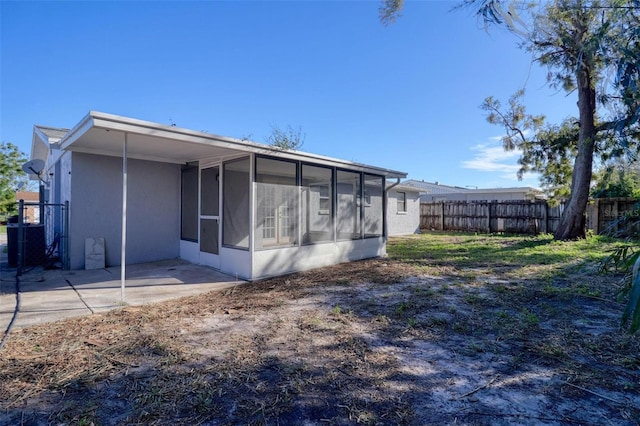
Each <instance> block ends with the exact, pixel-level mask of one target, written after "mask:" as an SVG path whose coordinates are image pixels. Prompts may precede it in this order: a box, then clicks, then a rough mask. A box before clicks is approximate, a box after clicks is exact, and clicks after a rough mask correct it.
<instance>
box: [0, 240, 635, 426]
mask: <svg viewBox="0 0 640 426" xmlns="http://www.w3.org/2000/svg"><path fill="white" fill-rule="evenodd" d="M581 244H582V245H581ZM608 244H609V243H604V242H602V241H599V240H596V241H593V240H592V241H591V242H581V243H579V242H574V243H557V242H553V241H551V240H550V238H548V237H531V238H525V237H504V236H473V235H459V234H458V235H456V234H429V235H420V236H414V237H409V238H402V239H393V240H392V241H391V242H390V245H389V253H390V256H389V258H386V259H375V260H365V261H360V262H353V263H348V264H343V265H339V266H336V267H330V268H323V269H319V270H314V271H310V272H306V273H300V274H294V275H289V276H286V277H280V278H275V279H269V280H264V281H260V282H253V283H249V284H245V285H241V286H238V287H236V288H233V289H229V290H225V291H223V292H212V293H209V294H206V295H202V296H197V297H189V298H184V299H180V300H176V301H171V302H166V303H161V304H156V305H149V306H144V307H135V308H134V307H125V308H123V309H120V310H117V311H112V312H109V313H107V314H104V315H93V316H89V317H84V318H78V319H72V320H67V321H61V322H56V323H51V324H45V325H41V326H36V327H31V328H28V329H22V330H15V331H14V332H12V334H11V335H10V336H9V339H8V340H7V343H6V345H5V347H4V348H3V349H2V352H0V409H1V411H0V424H25V425H40V424H43V425H44V424H82V425H89V424H94V425H116V424H161V425H169V424H171V425H174V424H183V425H197V424H203V425H226V424H255V425H263V424H264V425H347V424H389V425H394V424H408V425H428V424H434V425H441V424H461V425H489V424H490V425H502V424H519V425H533V424H535V425H540V424H547V425H565V424H567V425H573V424H576V425H609V424H611V425H637V424H638V423H639V422H640V338H639V337H638V336H631V335H629V334H628V333H626V332H625V331H624V330H621V329H620V315H621V312H622V310H623V307H624V304H623V303H622V302H619V301H617V299H616V297H615V292H616V289H617V285H618V280H619V277H617V276H615V275H612V274H604V275H603V274H599V273H598V265H597V260H598V259H601V258H602V257H603V256H604V255H605V253H604V252H605V250H604V248H603V247H609V246H608Z"/></svg>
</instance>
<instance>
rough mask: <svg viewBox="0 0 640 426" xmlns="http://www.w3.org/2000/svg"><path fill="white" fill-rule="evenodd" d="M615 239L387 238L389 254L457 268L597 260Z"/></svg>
mask: <svg viewBox="0 0 640 426" xmlns="http://www.w3.org/2000/svg"><path fill="white" fill-rule="evenodd" d="M621 244H622V242H621V241H619V240H615V239H611V238H607V237H603V236H590V237H588V238H586V239H581V240H577V241H554V240H553V236H551V235H547V234H545V235H537V236H521V235H501V234H471V233H453V232H428V233H424V234H420V235H416V236H413V237H411V238H401V239H393V238H392V239H390V241H389V243H388V245H387V251H388V253H389V257H390V258H392V259H395V260H403V261H413V262H421V261H424V262H428V263H430V264H434V263H435V264H438V265H451V266H455V267H457V268H483V267H487V266H488V265H490V266H491V267H493V268H495V267H509V266H510V267H526V266H535V267H539V266H544V265H549V266H551V267H567V266H571V265H577V264H584V263H586V262H599V261H601V260H602V259H604V258H605V257H607V255H608V254H609V252H610V251H611V250H612V249H613V248H615V247H617V246H619V245H621Z"/></svg>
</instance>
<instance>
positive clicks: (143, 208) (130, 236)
mask: <svg viewBox="0 0 640 426" xmlns="http://www.w3.org/2000/svg"><path fill="white" fill-rule="evenodd" d="M34 140H35V138H34ZM42 142H43V143H44V142H45V141H42ZM35 145H36V143H35V142H34V146H35ZM48 148H49V149H48V152H45V151H44V150H42V149H34V150H33V152H32V155H33V154H34V153H39V154H40V157H44V158H42V159H44V160H46V162H47V169H48V170H49V171H50V172H49V175H50V177H51V179H50V184H51V185H50V186H51V189H50V194H52V195H51V196H53V194H57V195H55V197H56V199H57V200H60V199H61V198H67V199H68V201H69V202H70V211H71V223H70V235H69V238H70V248H69V250H70V251H71V253H70V254H71V265H72V267H75V268H82V267H83V262H82V258H83V256H84V253H82V252H83V250H82V248H83V247H84V241H85V239H86V238H95V237H101V238H104V241H105V245H106V252H107V254H106V260H107V264H108V266H115V265H119V264H121V263H125V264H128V263H139V262H146V261H152V260H162V259H167V258H175V257H180V258H182V259H185V260H187V261H190V262H193V263H197V264H204V265H208V266H211V267H213V268H216V269H218V270H220V271H222V272H225V273H228V274H232V275H235V276H237V277H239V278H243V279H258V278H262V277H268V276H275V275H281V274H285V273H289V272H296V271H302V270H307V269H311V268H316V267H321V266H327V265H332V264H337V263H341V262H347V261H352V260H357V259H363V258H369V257H377V256H383V255H385V254H386V247H385V244H386V217H385V216H386V213H385V211H386V209H385V206H386V192H387V189H389V188H390V187H391V186H393V185H395V184H397V182H398V181H399V179H400V178H404V177H406V174H405V173H402V172H398V171H394V170H389V169H384V168H380V167H375V166H368V165H364V164H358V163H354V162H350V161H345V160H340V159H335V158H328V157H324V156H319V155H314V154H309V153H305V152H299V151H287V150H281V149H278V148H275V147H271V146H267V145H262V144H257V143H252V142H247V141H241V140H237V139H233V138H227V137H221V136H216V135H212V134H209V133H205V132H196V131H192V130H188V129H181V128H177V127H172V126H165V125H162V124H158V123H152V122H147V121H142V120H137V119H132V118H128V117H122V116H116V115H111V114H105V113H99V112H90V113H89V114H88V115H87V116H86V117H85V118H84V119H83V120H82V121H81V122H80V123H79V124H78V125H77V126H76V127H74V128H73V129H72V130H70V131H69V132H68V133H67V134H66V135H65V136H64V137H63V138H62V139H61V140H60V141H59V142H55V143H50V144H49V147H48ZM56 163H57V164H58V166H56Z"/></svg>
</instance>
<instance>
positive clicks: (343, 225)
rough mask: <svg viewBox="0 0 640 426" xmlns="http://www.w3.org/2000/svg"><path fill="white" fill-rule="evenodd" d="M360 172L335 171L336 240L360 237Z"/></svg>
mask: <svg viewBox="0 0 640 426" xmlns="http://www.w3.org/2000/svg"><path fill="white" fill-rule="evenodd" d="M361 185H362V183H361V180H360V173H357V172H347V171H343V170H338V171H337V172H336V228H337V232H338V235H337V237H338V240H353V239H358V238H361V229H360V188H361Z"/></svg>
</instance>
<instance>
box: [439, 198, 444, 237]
mask: <svg viewBox="0 0 640 426" xmlns="http://www.w3.org/2000/svg"><path fill="white" fill-rule="evenodd" d="M440 230H441V231H444V202H442V203H440Z"/></svg>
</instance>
